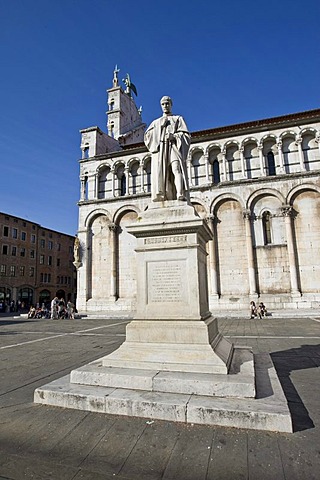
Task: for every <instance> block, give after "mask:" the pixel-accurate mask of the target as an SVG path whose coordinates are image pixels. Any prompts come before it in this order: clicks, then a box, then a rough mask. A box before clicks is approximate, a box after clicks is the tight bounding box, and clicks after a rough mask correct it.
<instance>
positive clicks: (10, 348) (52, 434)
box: [0, 316, 320, 480]
mask: <svg viewBox="0 0 320 480" xmlns="http://www.w3.org/2000/svg"><path fill="white" fill-rule="evenodd" d="M126 323H127V320H122V319H116V320H111V319H109V320H102V319H97V320H89V319H85V318H84V319H77V320H74V321H70V320H43V319H42V320H26V319H24V320H23V319H14V318H13V317H11V318H10V317H1V318H0V360H1V364H0V365H1V367H0V368H1V377H0V378H1V383H0V479H2V478H5V479H12V480H20V479H41V480H45V479H49V478H50V479H57V480H71V479H75V480H78V479H86V480H89V479H90V480H100V479H111V478H112V479H114V478H117V479H120V480H124V479H126V480H128V479H132V480H143V479H155V480H156V479H163V480H180V479H181V480H182V479H183V480H220V479H223V480H227V479H228V480H230V479H236V480H238V479H239V480H240V479H248V480H260V479H272V480H282V479H283V480H284V479H285V480H289V479H290V480H295V479H301V480H302V479H303V480H304V479H308V480H312V479H318V478H319V471H320V411H319V398H320V378H319V377H320V376H319V365H320V317H305V318H294V317H289V316H287V317H286V318H272V317H267V318H266V319H264V320H248V319H247V318H244V316H242V317H241V316H239V318H236V317H233V318H220V319H219V326H220V331H221V333H222V334H223V335H225V336H226V337H227V338H229V339H231V340H234V341H235V342H236V343H237V344H240V345H249V346H252V348H253V350H254V352H270V353H271V355H272V359H273V361H274V363H275V366H276V368H277V371H278V374H279V377H280V380H281V383H282V386H283V388H284V391H285V394H286V397H287V399H288V402H289V407H290V411H291V414H292V419H293V425H294V433H293V434H283V433H282V434H277V433H270V432H259V431H253V430H250V431H249V430H241V429H234V428H223V427H206V426H199V425H189V426H186V425H184V424H179V423H171V422H165V421H158V420H155V421H152V420H148V419H142V418H128V417H120V416H119V417H118V416H110V415H105V414H100V413H88V412H84V411H77V410H69V409H63V408H59V407H47V406H42V405H36V404H34V403H33V393H34V390H35V389H36V388H37V387H39V386H41V385H43V384H45V383H48V382H50V381H53V380H55V379H57V378H60V377H62V376H63V375H66V374H68V373H70V371H71V370H72V369H74V368H76V367H79V366H81V365H85V364H87V363H88V362H91V361H93V360H95V359H96V358H99V357H101V356H103V355H107V354H108V353H110V352H112V351H113V350H114V349H116V348H117V347H118V346H119V345H120V344H121V343H122V342H123V341H124V339H125V326H126Z"/></svg>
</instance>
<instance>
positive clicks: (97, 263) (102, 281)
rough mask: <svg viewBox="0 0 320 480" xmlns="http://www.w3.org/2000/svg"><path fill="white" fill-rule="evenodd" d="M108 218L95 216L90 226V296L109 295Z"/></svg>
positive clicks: (105, 296)
mask: <svg viewBox="0 0 320 480" xmlns="http://www.w3.org/2000/svg"><path fill="white" fill-rule="evenodd" d="M108 223H109V221H108V218H107V217H106V216H102V215H101V216H99V217H97V218H96V219H95V220H94V221H93V223H92V226H91V229H90V237H91V252H90V253H91V265H92V274H91V278H92V281H91V295H90V296H91V298H93V299H103V298H108V297H109V296H110V268H111V262H110V259H111V250H110V232H109V229H108Z"/></svg>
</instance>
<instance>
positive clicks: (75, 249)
mask: <svg viewBox="0 0 320 480" xmlns="http://www.w3.org/2000/svg"><path fill="white" fill-rule="evenodd" d="M73 256H74V263H80V240H79V238H78V237H76V238H75V240H74V245H73Z"/></svg>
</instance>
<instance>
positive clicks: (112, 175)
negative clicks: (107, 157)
mask: <svg viewBox="0 0 320 480" xmlns="http://www.w3.org/2000/svg"><path fill="white" fill-rule="evenodd" d="M110 173H111V196H112V197H114V196H115V192H114V182H115V171H114V168H111V170H110Z"/></svg>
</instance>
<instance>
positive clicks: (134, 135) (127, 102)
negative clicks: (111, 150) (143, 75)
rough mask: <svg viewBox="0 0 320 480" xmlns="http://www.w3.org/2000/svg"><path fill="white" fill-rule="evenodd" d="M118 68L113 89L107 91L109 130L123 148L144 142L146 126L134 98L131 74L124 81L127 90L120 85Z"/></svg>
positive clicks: (134, 91) (115, 70)
mask: <svg viewBox="0 0 320 480" xmlns="http://www.w3.org/2000/svg"><path fill="white" fill-rule="evenodd" d="M119 71H120V70H119V69H118V67H117V66H116V67H115V69H114V72H113V80H112V88H109V89H108V90H107V95H108V97H107V103H108V110H107V112H106V114H107V129H108V135H109V136H110V137H112V138H114V139H115V140H117V141H118V142H119V144H120V145H121V146H124V145H130V144H134V143H139V142H142V141H143V136H144V131H145V128H146V124H145V123H143V122H142V118H141V111H140V109H139V110H138V108H137V106H136V104H135V101H134V99H133V97H132V92H133V93H134V94H135V95H137V90H136V87H135V85H134V84H133V83H132V82H131V80H130V76H129V74H127V75H126V78H125V79H124V80H123V82H124V84H125V86H126V88H125V90H123V88H122V87H121V86H120V85H119V79H118V73H119Z"/></svg>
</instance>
